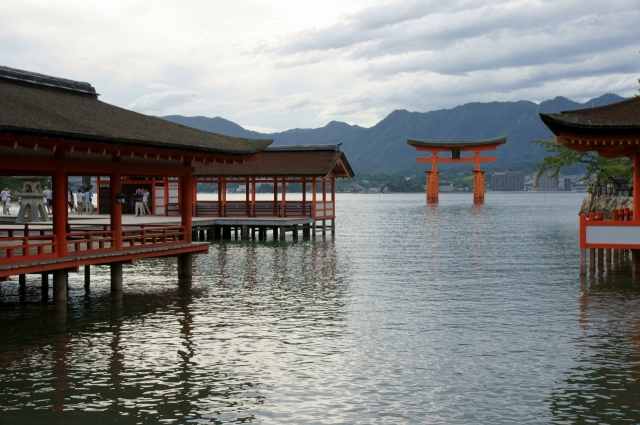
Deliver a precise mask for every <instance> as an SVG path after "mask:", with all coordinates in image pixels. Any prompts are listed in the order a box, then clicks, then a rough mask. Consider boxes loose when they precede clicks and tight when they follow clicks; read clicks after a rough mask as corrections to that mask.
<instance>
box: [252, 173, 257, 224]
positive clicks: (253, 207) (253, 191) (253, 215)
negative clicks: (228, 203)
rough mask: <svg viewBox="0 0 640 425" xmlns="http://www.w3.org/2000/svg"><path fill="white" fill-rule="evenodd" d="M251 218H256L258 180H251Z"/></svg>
mask: <svg viewBox="0 0 640 425" xmlns="http://www.w3.org/2000/svg"><path fill="white" fill-rule="evenodd" d="M251 216H252V217H255V216H256V178H255V177H252V178H251Z"/></svg>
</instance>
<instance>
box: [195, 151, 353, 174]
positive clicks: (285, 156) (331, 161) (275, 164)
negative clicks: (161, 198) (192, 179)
mask: <svg viewBox="0 0 640 425" xmlns="http://www.w3.org/2000/svg"><path fill="white" fill-rule="evenodd" d="M313 146H315V147H313ZM335 146H336V145H307V146H295V147H294V146H289V147H283V146H279V147H274V148H273V149H272V148H269V149H266V150H265V151H264V152H261V153H260V154H259V157H260V161H259V162H252V163H244V164H238V165H234V166H233V167H225V166H224V165H221V164H202V165H200V164H196V165H195V173H194V174H195V175H196V176H198V175H199V176H216V177H265V178H266V177H326V176H329V175H331V173H333V172H334V170H336V167H339V168H341V169H343V171H342V174H344V175H341V176H338V177H345V178H352V177H353V176H354V172H353V169H352V168H351V165H350V164H349V162H348V161H347V158H346V156H345V155H344V152H342V151H340V150H335V149H334V147H335Z"/></svg>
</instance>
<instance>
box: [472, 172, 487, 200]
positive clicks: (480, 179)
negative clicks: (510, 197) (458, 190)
mask: <svg viewBox="0 0 640 425" xmlns="http://www.w3.org/2000/svg"><path fill="white" fill-rule="evenodd" d="M484 173H485V171H479V170H474V171H473V203H474V204H484Z"/></svg>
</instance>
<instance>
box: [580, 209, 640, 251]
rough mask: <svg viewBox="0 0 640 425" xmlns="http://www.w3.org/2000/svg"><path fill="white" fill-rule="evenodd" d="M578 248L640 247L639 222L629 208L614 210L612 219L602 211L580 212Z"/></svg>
mask: <svg viewBox="0 0 640 425" xmlns="http://www.w3.org/2000/svg"><path fill="white" fill-rule="evenodd" d="M580 248H622V249H640V222H637V221H634V220H633V212H632V211H630V210H629V208H620V209H616V210H614V211H613V217H612V220H605V219H604V214H603V213H602V212H598V213H589V215H586V214H580Z"/></svg>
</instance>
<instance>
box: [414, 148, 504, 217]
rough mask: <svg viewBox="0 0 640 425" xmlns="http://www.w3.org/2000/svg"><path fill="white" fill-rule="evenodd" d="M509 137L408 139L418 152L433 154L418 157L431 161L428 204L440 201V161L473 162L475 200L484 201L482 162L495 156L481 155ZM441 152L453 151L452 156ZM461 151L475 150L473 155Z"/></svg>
mask: <svg viewBox="0 0 640 425" xmlns="http://www.w3.org/2000/svg"><path fill="white" fill-rule="evenodd" d="M506 141H507V137H506V136H504V137H498V138H495V139H487V140H472V141H429V140H418V139H409V138H408V139H407V143H408V144H410V145H411V146H413V147H414V148H416V151H418V152H429V153H430V154H431V156H428V157H426V158H417V161H418V162H430V163H431V171H425V174H426V175H427V204H437V203H438V190H439V185H438V174H439V173H438V163H439V162H473V163H474V164H475V165H474V168H473V202H474V203H475V204H483V203H484V173H485V172H484V171H480V163H481V162H495V161H496V157H495V156H489V157H485V156H482V155H480V152H482V151H493V150H496V149H497V148H498V146H500V145H502V144H503V143H506ZM440 152H451V158H443V157H441V156H439V153H440ZM461 152H473V156H471V157H464V158H462V157H461V156H460V153H461Z"/></svg>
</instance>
